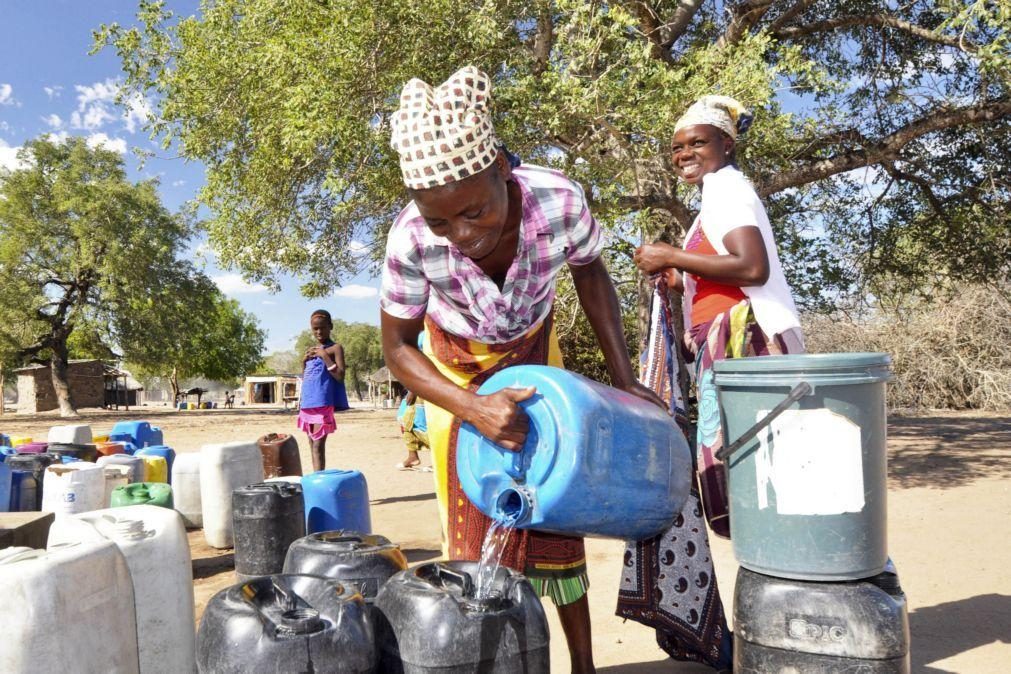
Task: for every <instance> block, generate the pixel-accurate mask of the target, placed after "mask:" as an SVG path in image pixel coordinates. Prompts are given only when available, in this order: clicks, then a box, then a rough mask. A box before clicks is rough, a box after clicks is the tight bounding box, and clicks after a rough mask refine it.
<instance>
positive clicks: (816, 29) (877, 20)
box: [770, 14, 975, 53]
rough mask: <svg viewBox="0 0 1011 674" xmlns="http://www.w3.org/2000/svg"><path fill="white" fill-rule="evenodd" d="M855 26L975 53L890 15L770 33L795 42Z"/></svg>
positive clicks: (841, 19) (952, 39)
mask: <svg viewBox="0 0 1011 674" xmlns="http://www.w3.org/2000/svg"><path fill="white" fill-rule="evenodd" d="M854 26H874V27H878V28H895V29H896V30H901V31H903V32H905V33H909V34H910V35H914V36H916V37H919V38H922V39H924V40H928V41H930V42H936V43H938V44H943V45H946V46H949V47H955V48H957V49H959V50H961V51H967V52H970V53H971V52H974V51H975V49H973V48H972V47H970V46H968V45H965V44H963V43H962V42H961V41H960V40H959V39H958V38H957V37H947V36H945V35H940V34H939V33H936V32H934V31H932V30H930V29H928V28H924V27H922V26H917V25H916V24H914V23H910V22H909V21H905V20H903V19H899V18H897V17H894V16H889V15H888V14H870V15H866V16H840V17H836V18H834V19H825V20H824V21H815V22H814V23H809V24H805V25H802V26H791V27H786V28H783V27H780V28H778V29H776V30H772V31H770V35H771V36H772V37H773V38H775V39H777V40H780V41H784V40H795V39H797V38H800V37H807V36H809V35H815V34H818V33H829V32H832V31H835V30H839V29H841V28H852V27H854Z"/></svg>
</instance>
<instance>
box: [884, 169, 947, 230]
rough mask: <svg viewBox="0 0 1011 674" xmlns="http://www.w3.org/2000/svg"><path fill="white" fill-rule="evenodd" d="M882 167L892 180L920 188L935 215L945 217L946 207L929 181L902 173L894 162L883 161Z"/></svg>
mask: <svg viewBox="0 0 1011 674" xmlns="http://www.w3.org/2000/svg"><path fill="white" fill-rule="evenodd" d="M881 166H882V168H884V169H885V171H887V172H888V175H890V176H892V178H894V179H895V180H903V181H906V182H909V183H913V184H914V185H916V186H917V187H919V188H920V191H921V192H922V193H923V197H924V198H925V199H926V200H927V203H929V204H930V207H931V208H932V209H933V210H934V213H935V214H937V215H939V216H941V217H944V215H945V211H944V205H943V204H942V203H941V200H940V199H938V198H937V195H936V194H934V189H933V187H931V185H930V182H929V181H928V180H927V179H925V178H922V177H920V176H918V175H914V174H912V173H906V172H905V171H902V170H901V169H899V168H898V167H897V166H895V163H894V162H890V161H883V162H881Z"/></svg>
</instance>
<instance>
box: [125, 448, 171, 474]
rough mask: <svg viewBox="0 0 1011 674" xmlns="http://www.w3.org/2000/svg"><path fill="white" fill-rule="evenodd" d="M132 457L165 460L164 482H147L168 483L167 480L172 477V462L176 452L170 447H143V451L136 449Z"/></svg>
mask: <svg viewBox="0 0 1011 674" xmlns="http://www.w3.org/2000/svg"><path fill="white" fill-rule="evenodd" d="M133 455H134V456H160V457H162V458H163V459H165V479H164V480H149V482H169V483H171V480H170V479H169V478H171V477H172V462H173V461H175V458H176V451H175V450H174V449H172V448H171V447H166V446H165V445H154V446H149V447H144V448H143V449H138V450H137V451H135V452H134V453H133Z"/></svg>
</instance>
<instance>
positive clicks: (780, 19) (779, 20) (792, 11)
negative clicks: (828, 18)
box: [769, 0, 815, 34]
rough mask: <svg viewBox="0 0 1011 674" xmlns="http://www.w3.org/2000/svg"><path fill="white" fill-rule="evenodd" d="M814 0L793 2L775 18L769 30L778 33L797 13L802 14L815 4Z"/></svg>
mask: <svg viewBox="0 0 1011 674" xmlns="http://www.w3.org/2000/svg"><path fill="white" fill-rule="evenodd" d="M814 2H815V0H797V2H795V3H793V6H792V7H790V8H789V9H787V10H786V11H785V12H783V13H782V14H780V15H779V16H777V17H776V18H775V20H773V22H772V23H771V24H770V25H769V32H770V33H773V34H774V33H776V32H777V31H778V30H779V29H781V28H782V27H783V26H785V25H786V24H787V23H789V22H790V21H792V20H793V19H794V18H795V17H796V16H797V15H799V14H801V13H802V12H803V11H804V10H806V9H807V8H808V7H810V6H811V5H813V4H814Z"/></svg>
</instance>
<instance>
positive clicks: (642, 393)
mask: <svg viewBox="0 0 1011 674" xmlns="http://www.w3.org/2000/svg"><path fill="white" fill-rule="evenodd" d="M622 390H623V391H625V392H626V393H631V394H632V395H634V396H635V397H636V398H642V399H643V400H645V401H646V402H650V403H653V404H654V405H656V406H657V407H659V408H660V409H662V410H663V411H664V412H666V413H667V414H670V413H671V412H670V407H669V406H668V405H667V403H665V402H664V401H663V398H661V397H660V396H658V395H657V394H656V393H655V392H654V391H653V390H652V389H649V388H646V387H645V386H643V385H642V384H640V383H639V382H635V383H634V384H629V385H628V386H623V387H622Z"/></svg>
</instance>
